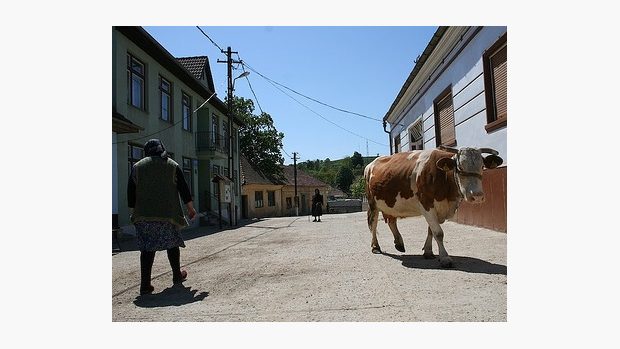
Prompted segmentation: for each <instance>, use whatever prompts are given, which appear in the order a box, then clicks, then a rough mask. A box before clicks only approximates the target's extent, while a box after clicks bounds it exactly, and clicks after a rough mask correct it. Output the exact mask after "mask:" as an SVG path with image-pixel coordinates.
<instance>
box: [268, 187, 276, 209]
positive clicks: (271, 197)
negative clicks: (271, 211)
mask: <svg viewBox="0 0 620 349" xmlns="http://www.w3.org/2000/svg"><path fill="white" fill-rule="evenodd" d="M275 205H276V192H275V191H272V190H271V191H268V192H267V206H269V207H273V206H275Z"/></svg>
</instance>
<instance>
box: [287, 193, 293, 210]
mask: <svg viewBox="0 0 620 349" xmlns="http://www.w3.org/2000/svg"><path fill="white" fill-rule="evenodd" d="M292 208H293V198H292V197H290V196H289V197H287V198H286V209H287V210H290V209H292Z"/></svg>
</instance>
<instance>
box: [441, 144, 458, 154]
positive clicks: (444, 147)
mask: <svg viewBox="0 0 620 349" xmlns="http://www.w3.org/2000/svg"><path fill="white" fill-rule="evenodd" d="M439 149H441V150H445V151H449V152H450V153H454V154H458V152H459V151H458V149H454V148H450V147H446V146H444V145H440V146H439Z"/></svg>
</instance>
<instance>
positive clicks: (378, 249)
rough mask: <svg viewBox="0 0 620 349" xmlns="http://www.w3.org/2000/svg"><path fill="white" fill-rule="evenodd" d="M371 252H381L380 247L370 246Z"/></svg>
mask: <svg viewBox="0 0 620 349" xmlns="http://www.w3.org/2000/svg"><path fill="white" fill-rule="evenodd" d="M372 253H374V254H381V248H379V247H373V248H372Z"/></svg>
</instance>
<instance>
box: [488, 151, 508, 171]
mask: <svg viewBox="0 0 620 349" xmlns="http://www.w3.org/2000/svg"><path fill="white" fill-rule="evenodd" d="M503 162H504V160H502V158H500V157H499V156H497V155H493V154H491V155H489V156H487V157H485V158H484V167H486V168H489V169H491V168H496V167H497V166H499V165H501V164H502V163H503Z"/></svg>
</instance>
